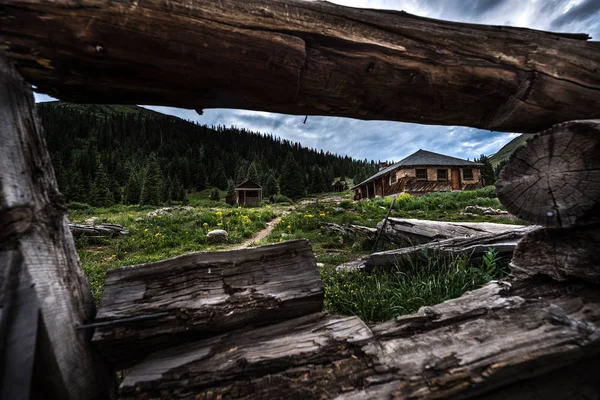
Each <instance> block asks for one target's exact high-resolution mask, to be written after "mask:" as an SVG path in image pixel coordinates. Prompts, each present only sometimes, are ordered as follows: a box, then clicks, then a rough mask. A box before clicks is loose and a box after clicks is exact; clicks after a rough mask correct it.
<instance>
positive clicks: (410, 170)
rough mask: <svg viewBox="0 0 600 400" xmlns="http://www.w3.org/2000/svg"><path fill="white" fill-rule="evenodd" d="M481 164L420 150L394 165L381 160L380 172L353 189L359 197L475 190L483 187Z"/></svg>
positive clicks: (355, 195)
mask: <svg viewBox="0 0 600 400" xmlns="http://www.w3.org/2000/svg"><path fill="white" fill-rule="evenodd" d="M482 165H483V164H480V163H476V162H473V161H467V160H463V159H460V158H456V157H450V156H446V155H443V154H439V153H434V152H431V151H427V150H419V151H417V152H415V153H413V154H411V155H410V156H408V157H406V158H404V159H402V160H400V161H398V162H397V163H395V164H393V165H391V166H388V165H387V164H385V163H382V164H381V166H380V168H379V172H377V173H376V174H375V175H373V176H371V177H370V178H368V179H366V180H365V181H363V182H361V183H359V184H358V185H356V186H354V187H353V188H352V190H354V198H355V199H356V200H360V199H370V198H373V197H375V196H389V195H392V194H396V193H402V192H408V193H411V194H413V193H414V194H423V193H429V192H447V191H452V190H473V189H477V188H480V187H483V181H482V179H481V169H480V167H481V166H482Z"/></svg>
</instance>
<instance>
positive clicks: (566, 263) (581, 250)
mask: <svg viewBox="0 0 600 400" xmlns="http://www.w3.org/2000/svg"><path fill="white" fill-rule="evenodd" d="M599 260H600V226H598V225H592V226H586V227H579V228H571V229H539V230H537V231H535V232H531V233H529V234H527V235H526V236H525V237H524V238H523V240H522V241H521V242H519V245H518V246H517V249H516V250H515V254H514V257H513V259H512V262H511V270H512V271H513V273H514V274H515V275H516V276H520V277H529V276H535V275H544V276H549V277H551V278H552V279H555V280H557V281H565V280H584V281H587V282H594V283H600V267H599V264H600V261H599Z"/></svg>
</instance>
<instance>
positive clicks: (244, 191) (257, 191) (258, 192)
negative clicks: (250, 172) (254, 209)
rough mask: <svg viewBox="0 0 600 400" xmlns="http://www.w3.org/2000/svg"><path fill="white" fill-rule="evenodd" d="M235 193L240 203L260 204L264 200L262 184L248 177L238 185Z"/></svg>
mask: <svg viewBox="0 0 600 400" xmlns="http://www.w3.org/2000/svg"><path fill="white" fill-rule="evenodd" d="M235 195H236V198H237V203H238V204H241V205H244V204H259V203H260V201H261V200H262V186H260V185H259V184H258V183H256V182H253V181H251V180H250V179H247V180H245V181H244V182H242V183H240V184H239V185H237V187H236V188H235Z"/></svg>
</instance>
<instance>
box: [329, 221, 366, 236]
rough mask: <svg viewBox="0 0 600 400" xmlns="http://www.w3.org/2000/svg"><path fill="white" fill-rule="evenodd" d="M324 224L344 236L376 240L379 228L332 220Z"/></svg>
mask: <svg viewBox="0 0 600 400" xmlns="http://www.w3.org/2000/svg"><path fill="white" fill-rule="evenodd" d="M323 226H324V227H325V228H326V229H329V230H331V231H334V232H337V233H339V234H341V235H344V236H351V237H356V236H359V237H364V238H365V239H368V240H375V236H377V229H375V228H369V227H368V226H361V225H354V224H343V225H340V224H334V223H332V222H325V223H323Z"/></svg>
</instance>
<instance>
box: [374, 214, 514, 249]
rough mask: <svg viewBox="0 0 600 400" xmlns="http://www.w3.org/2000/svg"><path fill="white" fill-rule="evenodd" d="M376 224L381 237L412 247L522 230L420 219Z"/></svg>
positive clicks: (485, 224) (393, 219)
mask: <svg viewBox="0 0 600 400" xmlns="http://www.w3.org/2000/svg"><path fill="white" fill-rule="evenodd" d="M382 225H384V221H382V222H380V223H378V224H377V228H378V229H381V232H382V235H383V236H384V237H385V238H387V239H388V240H390V241H392V242H393V243H396V244H399V245H402V246H413V245H417V244H423V243H428V242H431V241H433V240H443V239H451V238H455V237H472V236H478V235H484V234H490V233H491V234H498V233H504V232H510V231H514V230H518V229H520V228H522V227H523V226H522V225H509V224H496V223H492V222H445V221H428V220H421V219H405V218H389V220H388V223H387V224H385V225H384V226H383V229H382Z"/></svg>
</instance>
